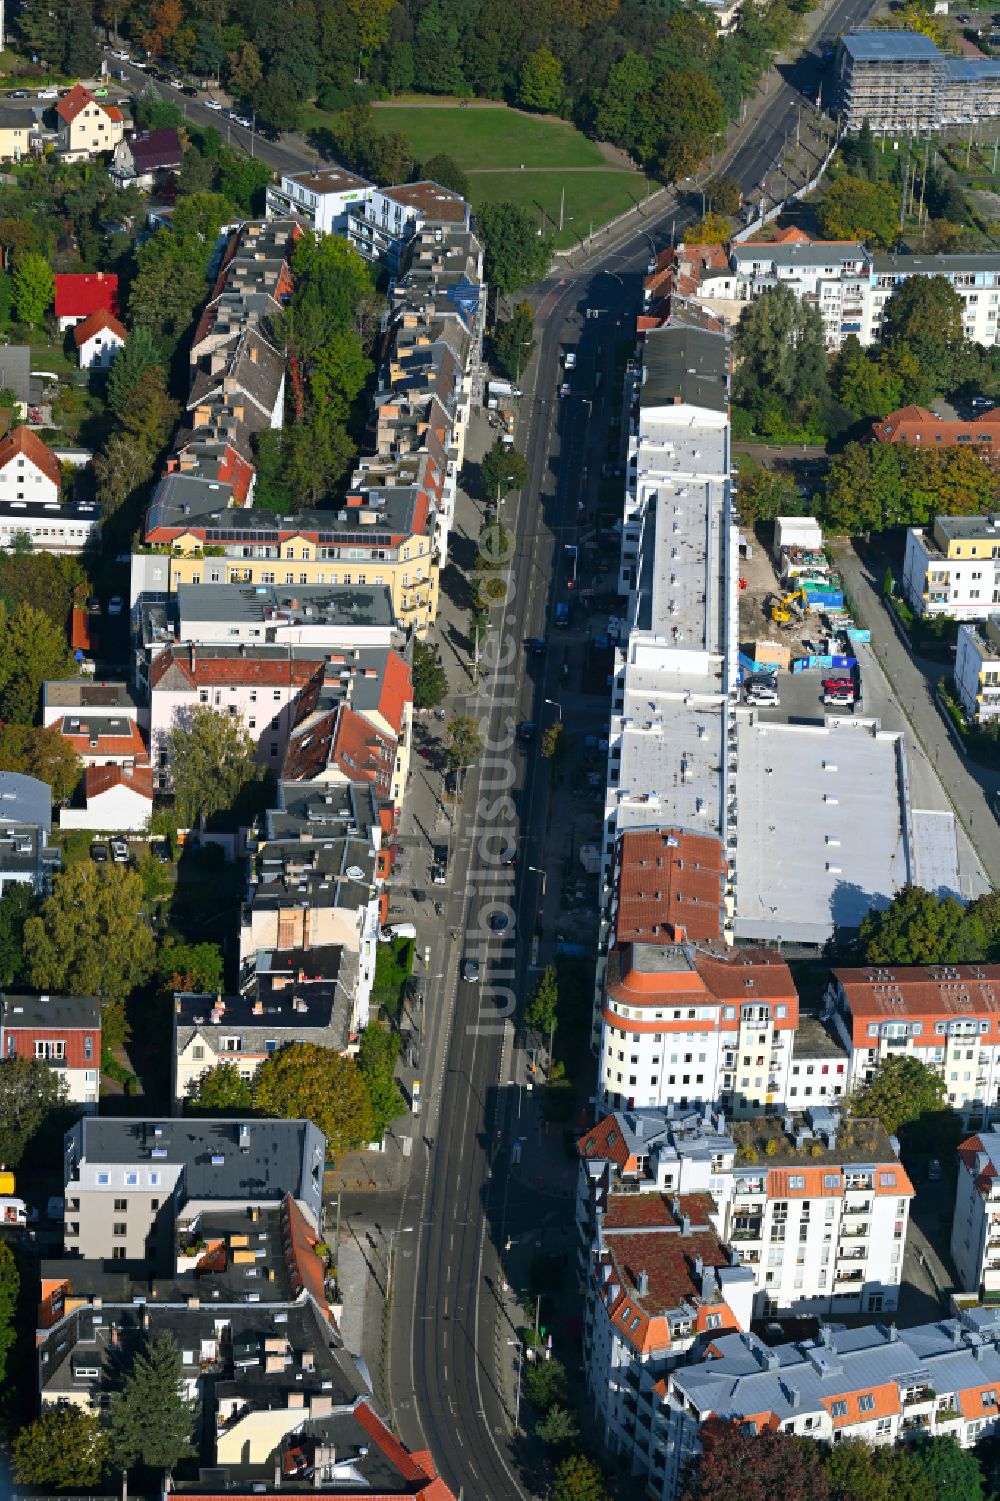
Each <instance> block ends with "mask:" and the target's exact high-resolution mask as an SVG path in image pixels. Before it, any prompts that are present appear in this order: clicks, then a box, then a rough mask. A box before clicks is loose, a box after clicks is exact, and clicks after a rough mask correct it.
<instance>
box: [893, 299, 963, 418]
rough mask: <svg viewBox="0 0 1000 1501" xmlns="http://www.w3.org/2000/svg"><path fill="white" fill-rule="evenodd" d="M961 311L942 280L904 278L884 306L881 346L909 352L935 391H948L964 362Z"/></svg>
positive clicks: (957, 300) (953, 384) (960, 304)
mask: <svg viewBox="0 0 1000 1501" xmlns="http://www.w3.org/2000/svg"><path fill="white" fill-rule="evenodd" d="M964 308H965V304H964V303H963V301H962V298H961V297H960V296H959V294H958V292H956V291H955V288H954V287H953V286H952V284H951V282H950V281H948V280H947V279H946V278H945V277H943V276H910V277H907V279H906V280H905V281H903V282H901V283H900V285H899V286H897V288H896V290H895V291H894V292H893V294H892V296H891V297H890V298H889V301H888V302H887V303H886V306H885V315H884V318H883V325H882V342H883V344H884V345H885V346H886V348H887V349H889V350H890V351H893V350H897V349H906V350H909V351H910V352H911V353H912V355H913V356H914V358H915V359H916V360H917V362H918V364H919V365H920V368H921V370H922V371H923V373H924V376H925V378H926V379H927V380H928V381H929V383H930V385H931V386H932V388H933V389H934V390H935V391H948V390H952V389H953V388H954V386H955V385H956V384H957V383H958V382H957V380H956V377H957V376H958V375H960V374H961V366H962V362H963V360H964V358H965V342H966V341H965V334H964V330H963V327H962V318H963V313H964Z"/></svg>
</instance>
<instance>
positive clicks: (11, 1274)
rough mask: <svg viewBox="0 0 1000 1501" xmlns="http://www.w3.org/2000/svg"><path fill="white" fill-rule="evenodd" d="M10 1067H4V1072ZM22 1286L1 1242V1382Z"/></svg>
mask: <svg viewBox="0 0 1000 1501" xmlns="http://www.w3.org/2000/svg"><path fill="white" fill-rule="evenodd" d="M9 1067H10V1064H9V1063H7V1064H5V1065H4V1070H3V1071H4V1072H6V1070H7V1069H8V1068H9ZM20 1286H21V1278H20V1274H19V1273H18V1270H17V1262H16V1260H15V1259H14V1252H13V1251H12V1250H11V1248H10V1245H9V1244H8V1242H7V1241H5V1240H4V1241H0V1381H2V1380H3V1379H4V1377H5V1376H6V1374H7V1356H8V1355H9V1354H10V1349H11V1346H12V1345H13V1343H14V1340H15V1338H16V1329H15V1315H16V1313H17V1295H18V1292H19V1290H20Z"/></svg>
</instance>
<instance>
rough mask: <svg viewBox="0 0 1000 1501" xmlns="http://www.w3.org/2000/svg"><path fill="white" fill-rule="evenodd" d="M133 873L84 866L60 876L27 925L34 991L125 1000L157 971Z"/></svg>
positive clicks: (139, 885) (138, 884)
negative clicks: (154, 966) (50, 893)
mask: <svg viewBox="0 0 1000 1501" xmlns="http://www.w3.org/2000/svg"><path fill="white" fill-rule="evenodd" d="M141 907H142V883H141V881H140V880H139V877H138V876H137V875H136V873H135V871H133V870H129V869H128V868H127V867H126V866H122V865H113V866H110V867H109V868H108V869H106V870H105V869H101V868H100V867H99V866H96V865H93V864H92V863H91V862H90V861H80V862H79V863H77V864H76V865H70V866H68V867H67V868H66V869H65V870H63V871H61V872H60V873H59V874H58V875H57V876H56V877H55V880H54V883H53V887H52V895H51V896H49V897H47V898H46V899H45V901H44V902H43V903H42V907H41V911H40V912H39V913H38V915H37V916H32V917H29V918H28V919H27V921H26V922H25V925H24V948H25V955H26V957H27V961H28V973H29V977H30V979H31V983H32V985H33V986H34V987H35V989H36V990H44V991H49V992H55V993H56V994H62V995H96V996H100V998H101V999H102V1001H105V1002H121V1001H124V1000H125V998H126V996H128V995H129V993H130V992H131V991H132V990H134V989H135V987H136V986H137V985H141V984H142V983H143V981H144V980H147V979H148V978H149V976H150V975H151V974H152V972H153V964H154V962H155V957H156V944H155V942H154V939H153V935H152V933H151V932H150V930H149V927H148V926H147V924H146V922H145V920H144V918H143V917H142V913H141Z"/></svg>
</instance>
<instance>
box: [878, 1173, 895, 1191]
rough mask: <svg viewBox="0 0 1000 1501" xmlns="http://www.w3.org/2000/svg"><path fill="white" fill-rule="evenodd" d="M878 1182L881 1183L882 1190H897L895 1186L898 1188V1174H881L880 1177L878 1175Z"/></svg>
mask: <svg viewBox="0 0 1000 1501" xmlns="http://www.w3.org/2000/svg"><path fill="white" fill-rule="evenodd" d="M878 1181H879V1184H880V1186H881V1187H882V1188H895V1186H896V1174H895V1173H879V1175H878Z"/></svg>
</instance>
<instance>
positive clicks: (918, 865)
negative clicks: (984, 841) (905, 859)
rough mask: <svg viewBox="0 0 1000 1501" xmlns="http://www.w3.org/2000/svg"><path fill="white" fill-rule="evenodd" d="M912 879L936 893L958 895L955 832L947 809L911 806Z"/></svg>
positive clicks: (953, 819) (956, 834)
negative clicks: (912, 807) (912, 808)
mask: <svg viewBox="0 0 1000 1501" xmlns="http://www.w3.org/2000/svg"><path fill="white" fill-rule="evenodd" d="M910 824H911V827H912V829H913V880H914V883H915V884H916V885H917V886H923V888H924V890H925V891H933V892H936V894H937V895H938V896H961V894H962V888H961V885H960V884H959V879H958V832H957V830H956V828H955V815H954V813H952V812H950V811H949V810H945V809H937V808H914V810H913V812H912V813H911V815H910Z"/></svg>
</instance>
